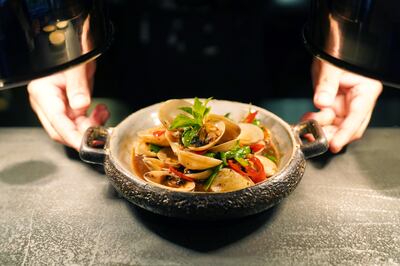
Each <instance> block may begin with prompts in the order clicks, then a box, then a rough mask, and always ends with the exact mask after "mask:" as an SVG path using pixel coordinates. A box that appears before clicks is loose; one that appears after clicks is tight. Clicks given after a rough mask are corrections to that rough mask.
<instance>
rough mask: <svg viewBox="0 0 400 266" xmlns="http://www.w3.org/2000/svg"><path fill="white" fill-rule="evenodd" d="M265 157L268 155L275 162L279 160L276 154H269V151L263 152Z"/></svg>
mask: <svg viewBox="0 0 400 266" xmlns="http://www.w3.org/2000/svg"><path fill="white" fill-rule="evenodd" d="M263 155H264V156H265V157H267V158H268V159H270V160H271V161H273V162H274V163H277V162H278V159H277V158H276V157H275V156H274V155H271V154H268V153H265V154H263Z"/></svg>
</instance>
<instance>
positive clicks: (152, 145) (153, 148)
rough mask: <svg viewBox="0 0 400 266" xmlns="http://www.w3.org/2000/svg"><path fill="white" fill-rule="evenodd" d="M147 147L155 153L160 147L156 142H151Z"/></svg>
mask: <svg viewBox="0 0 400 266" xmlns="http://www.w3.org/2000/svg"><path fill="white" fill-rule="evenodd" d="M149 148H150V151H152V152H155V153H157V152H159V151H160V150H161V149H162V148H161V147H160V146H158V145H156V144H152V143H150V144H149Z"/></svg>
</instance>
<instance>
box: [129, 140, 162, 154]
mask: <svg viewBox="0 0 400 266" xmlns="http://www.w3.org/2000/svg"><path fill="white" fill-rule="evenodd" d="M134 147H135V154H136V155H145V156H148V157H157V153H155V152H153V151H151V149H150V144H148V143H146V142H144V141H141V140H139V141H137V142H136V143H135V144H134Z"/></svg>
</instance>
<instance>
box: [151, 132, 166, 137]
mask: <svg viewBox="0 0 400 266" xmlns="http://www.w3.org/2000/svg"><path fill="white" fill-rule="evenodd" d="M163 134H165V130H157V131H154V132H153V136H154V137H157V138H159V137H161V136H162V135H163Z"/></svg>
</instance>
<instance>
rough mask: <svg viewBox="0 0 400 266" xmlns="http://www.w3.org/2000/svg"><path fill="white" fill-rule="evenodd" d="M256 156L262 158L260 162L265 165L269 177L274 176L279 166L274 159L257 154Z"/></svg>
mask: <svg viewBox="0 0 400 266" xmlns="http://www.w3.org/2000/svg"><path fill="white" fill-rule="evenodd" d="M255 156H256V158H258V159H259V160H260V162H261V163H262V165H263V166H264V171H265V174H266V175H267V177H269V176H272V175H274V174H276V172H278V167H277V166H276V164H275V163H274V162H273V161H271V160H270V159H268V158H267V157H265V156H262V155H255Z"/></svg>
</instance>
